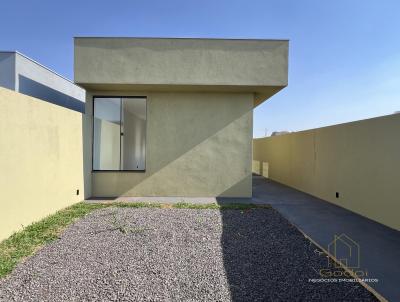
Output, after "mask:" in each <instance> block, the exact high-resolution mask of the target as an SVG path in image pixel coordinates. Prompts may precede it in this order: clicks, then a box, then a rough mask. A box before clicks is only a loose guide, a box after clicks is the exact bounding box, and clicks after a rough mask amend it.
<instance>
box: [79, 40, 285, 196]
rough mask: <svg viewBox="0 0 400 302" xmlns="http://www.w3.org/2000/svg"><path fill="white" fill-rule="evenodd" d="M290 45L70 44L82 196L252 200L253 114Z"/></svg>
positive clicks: (273, 88)
mask: <svg viewBox="0 0 400 302" xmlns="http://www.w3.org/2000/svg"><path fill="white" fill-rule="evenodd" d="M287 75H288V41H283V40H226V39H165V38H92V37H89V38H83V37H82V38H75V62H74V80H75V83H77V84H78V85H80V86H82V87H83V88H85V89H86V108H85V109H86V110H85V111H86V117H85V121H84V126H83V128H84V134H83V135H84V140H83V142H84V146H83V148H84V165H85V167H84V174H85V175H84V177H85V192H86V195H87V196H86V197H89V196H91V197H120V196H141V197H143V196H171V197H172V196H173V197H176V196H183V197H250V196H251V195H252V180H251V174H252V127H253V120H252V119H253V108H254V107H255V106H257V105H258V104H260V103H261V102H263V101H265V100H266V99H268V98H269V97H271V96H272V95H274V94H275V93H277V92H278V91H279V90H281V89H282V88H284V87H285V86H286V85H287Z"/></svg>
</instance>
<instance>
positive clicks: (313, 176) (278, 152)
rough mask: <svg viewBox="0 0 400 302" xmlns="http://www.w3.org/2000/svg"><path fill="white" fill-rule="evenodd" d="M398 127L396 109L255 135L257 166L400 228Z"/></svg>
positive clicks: (399, 119) (273, 176)
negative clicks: (330, 123)
mask: <svg viewBox="0 0 400 302" xmlns="http://www.w3.org/2000/svg"><path fill="white" fill-rule="evenodd" d="M399 133H400V114H394V115H389V116H384V117H379V118H373V119H368V120H363V121H357V122H352V123H347V124H341V125H335V126H331V127H325V128H319V129H313V130H308V131H302V132H297V133H292V134H286V135H282V136H276V137H267V138H261V139H255V140H254V141H253V171H254V172H256V173H259V174H263V175H264V176H266V177H269V178H271V179H273V180H275V181H278V182H280V183H283V184H286V185H288V186H291V187H294V188H296V189H298V190H301V191H304V192H306V193H309V194H311V195H314V196H317V197H319V198H321V199H324V200H327V201H329V202H332V203H335V204H337V205H339V206H342V207H344V208H347V209H349V210H351V211H354V212H356V213H359V214H361V215H363V216H366V217H368V218H370V219H373V220H375V221H378V222H380V223H382V224H385V225H387V226H389V227H391V228H394V229H397V230H400V219H399V213H400V198H399V196H400V139H399ZM336 192H338V193H339V198H336Z"/></svg>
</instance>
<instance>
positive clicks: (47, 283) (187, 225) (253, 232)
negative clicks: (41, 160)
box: [0, 208, 376, 301]
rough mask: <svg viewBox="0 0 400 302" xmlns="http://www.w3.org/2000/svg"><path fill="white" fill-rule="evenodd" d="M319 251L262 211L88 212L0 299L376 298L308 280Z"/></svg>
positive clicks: (14, 277)
mask: <svg viewBox="0 0 400 302" xmlns="http://www.w3.org/2000/svg"><path fill="white" fill-rule="evenodd" d="M326 266H327V259H326V257H325V256H324V255H319V253H317V252H316V247H315V246H314V245H312V244H311V243H310V242H309V241H308V240H306V239H305V238H304V237H303V236H302V235H301V233H300V232H299V231H297V230H296V229H295V228H294V227H293V226H291V225H290V224H289V223H288V222H287V221H286V220H285V219H284V218H283V217H282V216H281V215H280V214H278V213H277V212H276V211H274V210H272V209H253V210H246V211H239V210H224V211H218V210H183V209H148V208H143V209H133V208H117V209H112V208H108V209H103V210H98V211H95V212H93V213H91V214H89V215H88V216H86V217H85V218H83V219H81V220H79V221H78V222H76V223H75V224H73V225H72V226H70V227H69V228H68V229H67V230H66V231H65V232H64V233H63V235H62V237H61V238H60V239H59V240H57V241H55V242H53V243H51V244H49V245H47V246H45V247H44V248H43V249H41V250H40V251H39V252H37V253H36V254H35V255H34V256H33V257H31V258H29V259H27V260H26V261H25V262H24V263H22V264H20V265H19V266H18V267H17V268H16V269H15V270H14V272H13V273H12V274H11V275H9V276H8V277H7V278H5V279H2V280H0V300H1V301H204V300H207V301H210V300H211V301H232V300H233V301H316V300H320V301H354V300H359V301H376V299H375V298H374V297H373V296H372V295H371V294H370V293H369V292H368V291H367V290H365V289H364V288H363V287H361V286H360V285H359V284H358V283H347V282H346V283H324V284H320V283H312V282H309V281H308V280H309V278H319V275H318V274H317V272H316V271H315V270H318V269H320V268H323V267H326Z"/></svg>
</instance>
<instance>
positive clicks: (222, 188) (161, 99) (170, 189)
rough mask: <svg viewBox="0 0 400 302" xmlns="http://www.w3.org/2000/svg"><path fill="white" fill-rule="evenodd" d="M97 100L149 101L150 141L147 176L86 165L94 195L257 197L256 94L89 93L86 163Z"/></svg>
mask: <svg viewBox="0 0 400 302" xmlns="http://www.w3.org/2000/svg"><path fill="white" fill-rule="evenodd" d="M93 95H114V96H115V95H123V96H137V95H140V96H147V122H146V123H147V130H146V135H147V138H146V171H145V172H139V171H132V172H91V166H90V165H89V166H88V165H87V164H86V179H87V180H90V179H91V185H92V186H91V194H90V195H91V196H95V197H117V196H185V197H216V196H226V197H249V196H251V193H252V186H251V154H252V117H253V113H252V112H253V111H252V110H253V100H254V95H253V94H252V93H205V92H204V93H195V92H193V93H189V92H144V91H141V92H134V91H124V92H121V91H107V92H104V91H103V92H102V91H95V92H93V91H92V92H89V93H87V106H86V110H87V111H86V112H87V113H88V120H87V121H86V123H85V125H86V128H85V129H86V131H85V137H86V140H85V142H86V144H85V158H86V159H87V160H86V163H91V156H92V155H91V148H92V147H91V146H92V144H91V139H92V129H91V127H92V96H93ZM90 174H91V177H90ZM88 187H89V186H88Z"/></svg>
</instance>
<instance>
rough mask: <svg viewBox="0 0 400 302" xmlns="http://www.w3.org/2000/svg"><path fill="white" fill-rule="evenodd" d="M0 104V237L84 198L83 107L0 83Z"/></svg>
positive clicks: (2, 237) (4, 236) (6, 235)
mask: <svg viewBox="0 0 400 302" xmlns="http://www.w3.org/2000/svg"><path fill="white" fill-rule="evenodd" d="M0 108H1V110H0V129H1V133H0V171H1V173H0V188H1V198H0V240H2V239H4V238H6V237H8V236H10V235H11V234H12V233H13V232H15V231H18V230H20V229H21V227H22V226H27V225H29V224H30V223H32V222H35V221H38V220H40V219H42V218H43V217H45V216H46V215H49V214H52V213H54V212H55V211H57V210H59V209H62V208H64V207H67V206H69V205H71V204H73V203H76V202H78V201H80V200H82V199H83V196H84V187H83V173H82V166H83V161H82V114H81V113H79V112H76V111H73V110H69V109H66V108H63V107H60V106H56V105H54V104H51V103H48V102H43V101H42V100H39V99H36V98H33V97H30V96H26V95H23V94H20V93H17V92H14V91H11V90H8V89H4V88H0ZM77 190H79V195H77V192H76V191H77Z"/></svg>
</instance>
